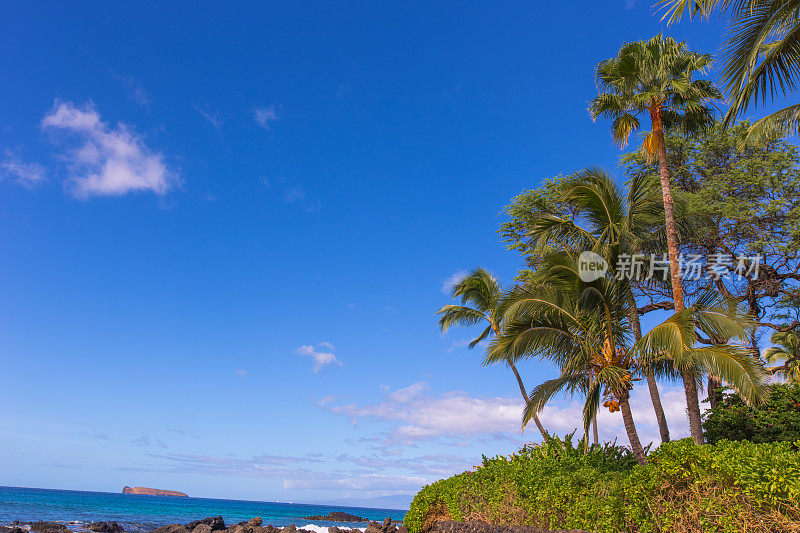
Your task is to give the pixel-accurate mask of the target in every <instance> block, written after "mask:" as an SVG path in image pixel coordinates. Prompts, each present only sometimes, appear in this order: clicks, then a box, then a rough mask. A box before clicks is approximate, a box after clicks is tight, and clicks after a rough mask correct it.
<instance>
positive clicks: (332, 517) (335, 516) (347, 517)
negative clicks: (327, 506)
mask: <svg viewBox="0 0 800 533" xmlns="http://www.w3.org/2000/svg"><path fill="white" fill-rule="evenodd" d="M303 518H304V519H305V520H327V521H328V522H369V520H367V519H366V518H362V517H360V516H356V515H354V514H349V513H343V512H341V511H333V512H332V513H328V514H327V516H318V515H312V516H304V517H303Z"/></svg>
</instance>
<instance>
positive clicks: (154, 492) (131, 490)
mask: <svg viewBox="0 0 800 533" xmlns="http://www.w3.org/2000/svg"><path fill="white" fill-rule="evenodd" d="M122 494H143V495H146V496H179V497H181V498H188V497H189V495H188V494H186V493H184V492H178V491H177V490H164V489H151V488H149V487H129V486H127V485H125V486H124V487H122Z"/></svg>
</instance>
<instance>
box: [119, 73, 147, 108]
mask: <svg viewBox="0 0 800 533" xmlns="http://www.w3.org/2000/svg"><path fill="white" fill-rule="evenodd" d="M111 75H112V76H114V78H116V79H117V80H118V81H119V82H121V83H122V84H123V85H124V86H125V88H126V89H127V90H128V93H129V95H130V97H131V98H133V100H134V101H135V102H136V103H137V104H139V105H140V106H142V107H144V108H146V109H150V96H149V95H148V94H147V91H145V90H144V87H143V86H142V82H140V81H139V80H137V79H136V78H134V77H133V76H128V75H127V74H119V73H116V72H112V73H111Z"/></svg>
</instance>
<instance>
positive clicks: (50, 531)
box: [28, 522, 69, 533]
mask: <svg viewBox="0 0 800 533" xmlns="http://www.w3.org/2000/svg"><path fill="white" fill-rule="evenodd" d="M28 525H29V526H31V531H36V532H38V533H67V532H68V531H69V529H67V526H66V525H65V524H60V523H58V522H31V523H30V524H28Z"/></svg>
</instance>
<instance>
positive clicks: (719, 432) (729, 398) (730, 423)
mask: <svg viewBox="0 0 800 533" xmlns="http://www.w3.org/2000/svg"><path fill="white" fill-rule="evenodd" d="M770 391H771V394H770V397H769V400H768V401H767V402H766V403H765V404H764V405H760V406H757V407H749V406H747V405H745V403H744V402H742V400H741V398H740V397H739V395H738V394H726V395H725V397H724V399H723V401H722V402H720V403H719V404H717V406H716V407H714V408H713V409H711V410H710V411H708V414H707V415H706V417H705V420H704V422H703V429H704V431H705V436H706V440H707V441H708V442H709V443H711V444H713V443H716V442H720V441H722V440H749V441H752V442H780V441H791V442H795V441H797V440H800V385H798V384H793V385H772V386H770Z"/></svg>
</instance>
